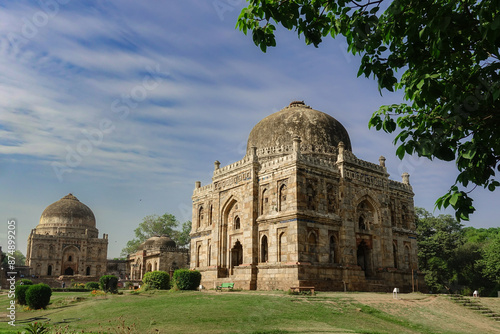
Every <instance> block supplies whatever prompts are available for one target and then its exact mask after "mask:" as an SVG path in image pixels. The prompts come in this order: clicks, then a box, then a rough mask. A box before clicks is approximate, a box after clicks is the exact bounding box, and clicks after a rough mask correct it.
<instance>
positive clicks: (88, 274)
mask: <svg viewBox="0 0 500 334" xmlns="http://www.w3.org/2000/svg"><path fill="white" fill-rule="evenodd" d="M85 275H87V276H90V267H87V270H86V271H85Z"/></svg>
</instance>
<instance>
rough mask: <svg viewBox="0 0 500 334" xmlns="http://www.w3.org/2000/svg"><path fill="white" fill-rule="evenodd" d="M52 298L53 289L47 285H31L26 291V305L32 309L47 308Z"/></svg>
mask: <svg viewBox="0 0 500 334" xmlns="http://www.w3.org/2000/svg"><path fill="white" fill-rule="evenodd" d="M50 296H52V289H51V288H50V286H48V285H47V284H43V283H39V284H35V285H30V286H29V288H28V290H26V303H27V304H28V306H29V307H30V308H31V309H35V310H38V309H41V308H46V307H47V305H49V302H50Z"/></svg>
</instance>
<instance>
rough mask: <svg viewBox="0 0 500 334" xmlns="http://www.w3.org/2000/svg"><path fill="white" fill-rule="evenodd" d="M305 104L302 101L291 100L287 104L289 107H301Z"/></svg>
mask: <svg viewBox="0 0 500 334" xmlns="http://www.w3.org/2000/svg"><path fill="white" fill-rule="evenodd" d="M305 105H306V104H305V103H304V101H292V102H290V104H289V105H288V107H289V108H293V107H302V106H305Z"/></svg>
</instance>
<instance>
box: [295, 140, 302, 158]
mask: <svg viewBox="0 0 500 334" xmlns="http://www.w3.org/2000/svg"><path fill="white" fill-rule="evenodd" d="M301 141H302V140H301V139H300V137H299V136H295V137H293V152H294V153H295V155H296V156H299V155H300V142H301Z"/></svg>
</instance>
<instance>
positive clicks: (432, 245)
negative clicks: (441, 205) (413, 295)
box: [415, 208, 464, 292]
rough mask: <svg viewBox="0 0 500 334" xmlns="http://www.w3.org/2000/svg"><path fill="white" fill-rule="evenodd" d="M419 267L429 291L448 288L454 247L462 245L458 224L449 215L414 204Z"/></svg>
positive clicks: (452, 276)
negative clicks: (436, 215)
mask: <svg viewBox="0 0 500 334" xmlns="http://www.w3.org/2000/svg"><path fill="white" fill-rule="evenodd" d="M415 213H416V215H417V224H416V225H417V233H418V236H417V243H418V262H419V268H420V270H422V272H424V273H425V282H426V284H427V286H428V287H429V289H430V290H431V291H434V292H436V291H443V290H444V291H450V290H451V289H452V285H453V284H454V283H455V282H456V280H457V273H456V270H454V269H455V268H456V266H454V265H453V264H456V262H457V261H455V259H456V258H455V255H456V250H457V249H458V248H459V247H460V246H462V245H463V243H464V240H463V232H462V230H461V229H462V225H461V224H460V223H459V222H457V221H456V220H455V219H453V217H452V216H450V215H439V216H438V217H434V216H432V215H431V214H430V213H429V212H427V211H426V210H425V209H422V208H416V209H415Z"/></svg>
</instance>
